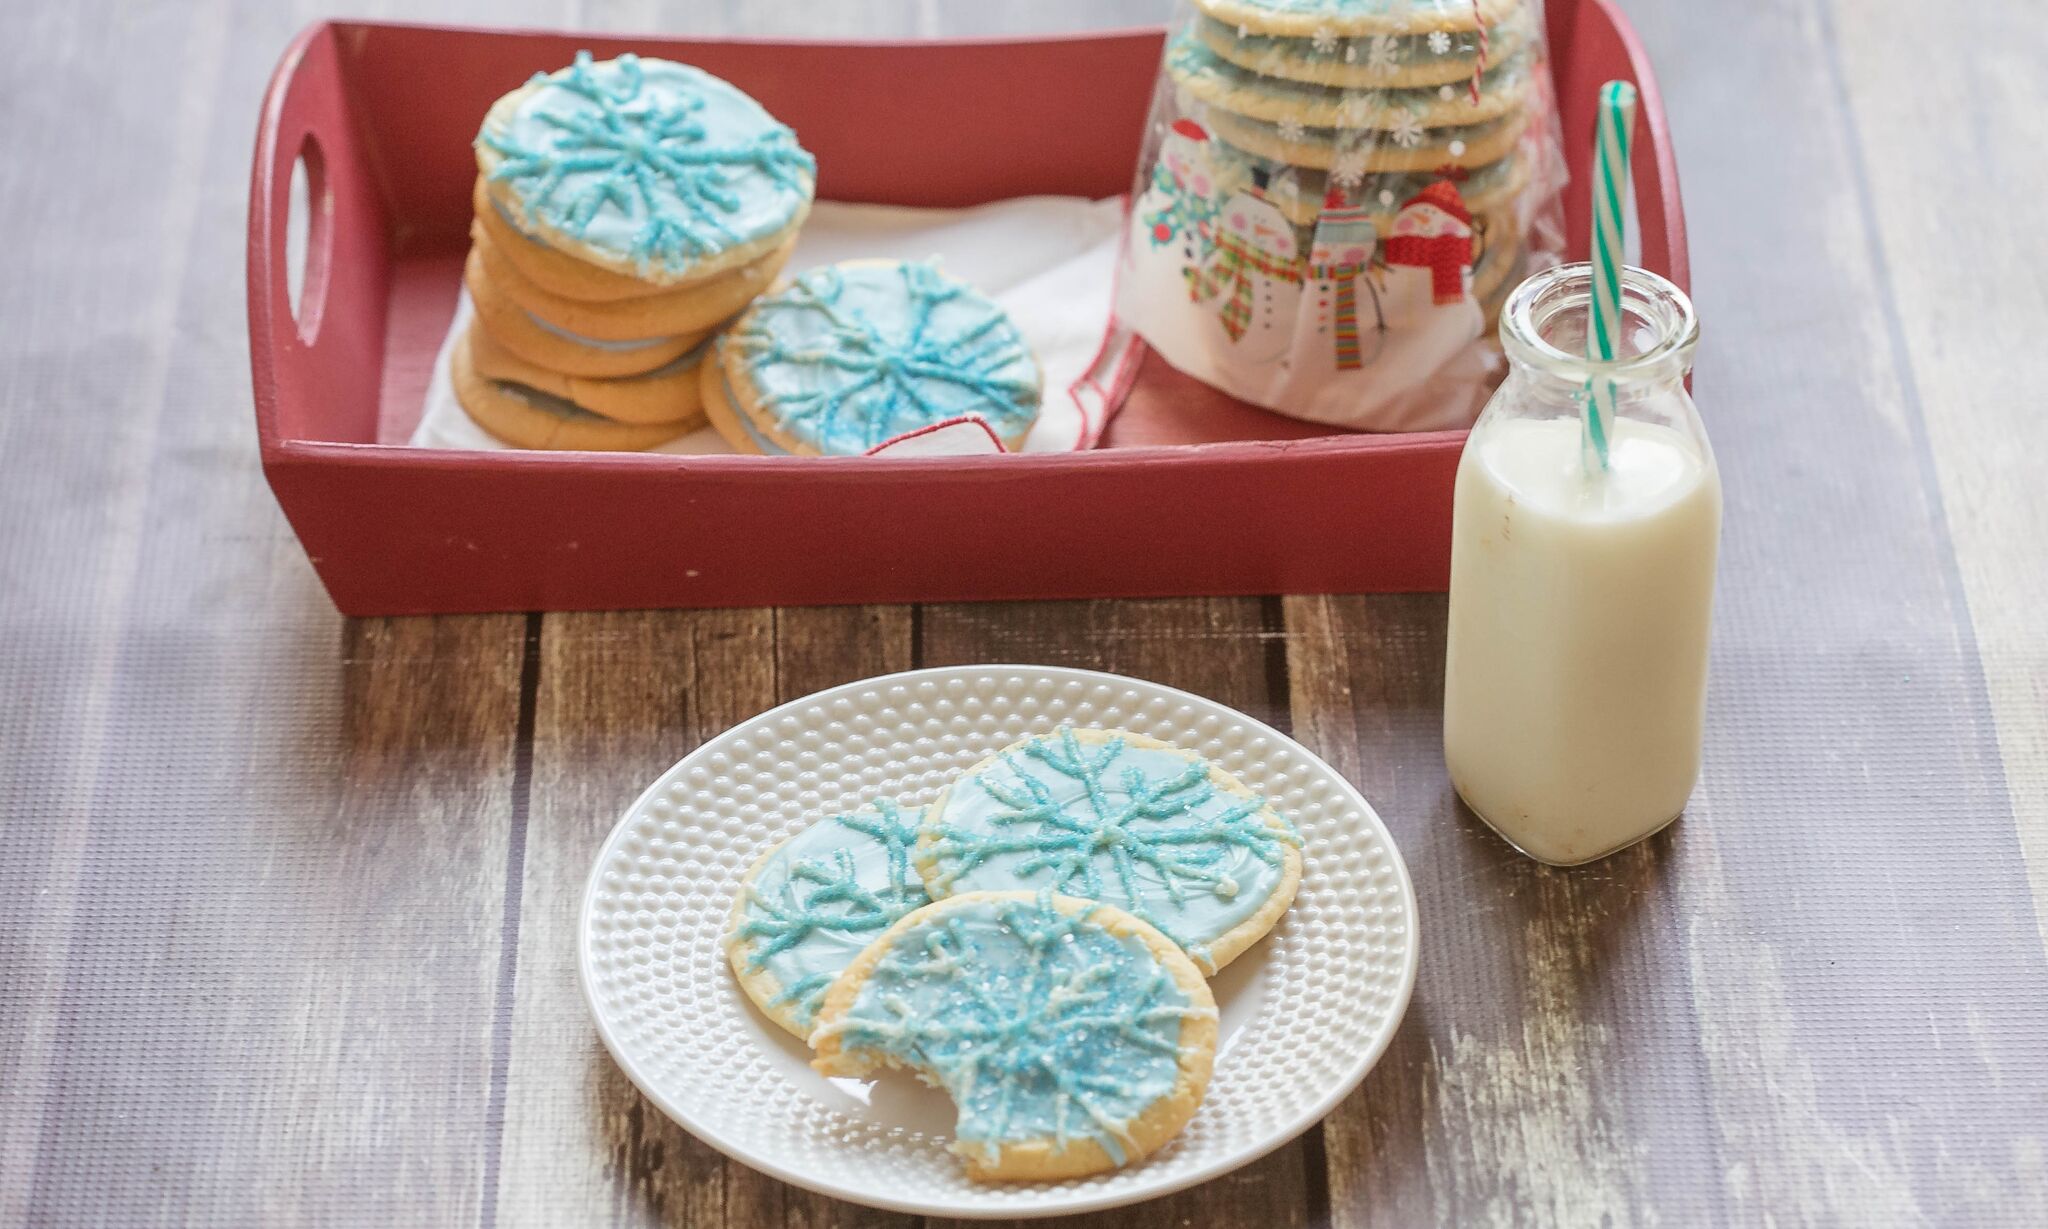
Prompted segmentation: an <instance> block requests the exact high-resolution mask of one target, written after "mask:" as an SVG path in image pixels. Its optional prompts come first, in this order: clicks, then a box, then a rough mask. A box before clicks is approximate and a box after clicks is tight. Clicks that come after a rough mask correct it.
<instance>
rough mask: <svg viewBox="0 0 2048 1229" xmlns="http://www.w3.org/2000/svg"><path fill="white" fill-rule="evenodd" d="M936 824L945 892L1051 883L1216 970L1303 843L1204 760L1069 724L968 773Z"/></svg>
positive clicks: (931, 852)
mask: <svg viewBox="0 0 2048 1229" xmlns="http://www.w3.org/2000/svg"><path fill="white" fill-rule="evenodd" d="M925 826H926V832H927V834H928V838H929V839H928V843H927V846H926V849H925V850H924V851H923V852H922V854H921V857H922V858H924V859H926V860H927V864H928V867H929V869H931V870H933V871H935V872H936V873H935V874H928V875H927V876H926V882H927V883H928V884H929V885H930V886H931V890H932V895H933V896H934V897H939V898H943V897H946V896H951V895H956V894H958V893H961V892H974V891H989V890H997V889H1006V888H1008V889H1014V888H1037V887H1048V888H1051V889H1053V890H1055V891H1059V892H1063V893H1066V894H1068V895H1072V896H1085V897H1088V898H1090V899H1094V900H1101V901H1106V902H1108V903H1109V904H1112V905H1116V906H1117V907H1119V908H1121V909H1125V910H1127V911H1129V912H1130V913H1132V914H1135V915H1136V916H1138V917H1140V918H1143V919H1144V920H1145V921H1147V922H1150V923H1152V925H1154V926H1156V927H1158V928H1159V929H1160V930H1161V931H1163V932H1165V934H1166V936H1167V937H1168V938H1170V939H1172V940H1173V941H1174V942H1176V943H1178V944H1180V945H1181V946H1182V947H1183V948H1186V949H1187V952H1188V955H1189V956H1191V957H1193V958H1194V959H1195V961H1196V963H1198V964H1200V965H1202V966H1203V967H1204V968H1208V969H1211V970H1213V969H1214V967H1215V966H1214V962H1213V961H1212V960H1211V959H1210V957H1209V951H1208V947H1209V944H1211V943H1212V942H1214V941H1215V940H1216V939H1217V938H1219V937H1221V936H1222V935H1224V934H1227V933H1228V932H1230V931H1231V930H1233V929H1235V928H1236V927H1238V926H1239V925H1242V924H1243V923H1244V922H1245V921H1247V920H1248V919H1250V918H1251V917H1252V916H1253V915H1254V914H1256V913H1257V912H1258V911H1259V909H1260V907H1261V906H1263V905H1264V904H1265V903H1266V901H1267V900H1268V899H1270V898H1271V897H1272V895H1273V893H1274V892H1276V891H1278V890H1279V889H1280V887H1281V885H1282V883H1283V881H1284V880H1285V877H1286V864H1287V854H1286V851H1287V848H1288V847H1289V846H1297V845H1299V844H1300V843H1301V838H1300V837H1299V836H1298V835H1297V834H1296V833H1295V832H1294V830H1293V829H1292V828H1291V827H1287V826H1284V824H1283V826H1281V827H1275V826H1273V824H1272V823H1270V822H1269V821H1268V818H1267V811H1266V804H1265V800H1264V799H1261V798H1255V797H1252V798H1248V797H1244V796H1242V795H1239V794H1235V793H1231V792H1228V791H1225V790H1221V789H1218V788H1216V786H1215V784H1214V783H1213V782H1211V781H1210V779H1209V765H1208V763H1207V761H1205V760H1203V759H1202V758H1201V757H1199V756H1195V755H1190V754H1188V753H1186V752H1183V751H1180V750H1178V749H1169V748H1159V747H1133V746H1131V745H1129V744H1128V743H1127V742H1126V741H1125V740H1124V738H1123V737H1122V736H1118V735H1112V736H1110V737H1109V738H1108V739H1107V741H1094V740H1093V739H1090V740H1083V739H1082V738H1080V737H1078V736H1077V735H1076V734H1075V732H1074V731H1073V730H1072V729H1068V728H1064V727H1063V728H1061V729H1060V730H1058V731H1056V732H1055V733H1052V734H1049V735H1045V736H1042V737H1039V738H1034V739H1031V740H1029V741H1027V742H1025V743H1024V744H1023V745H1022V746H1021V747H1019V748H1018V749H1017V750H1014V751H1010V752H1007V753H1005V754H1004V755H1002V756H1001V757H1000V758H999V759H998V760H997V762H996V763H995V764H993V765H991V766H989V767H988V768H986V769H983V770H981V771H978V772H973V773H969V774H968V775H966V776H964V777H962V778H961V779H960V780H959V781H957V782H955V783H954V785H953V787H952V789H950V790H949V791H947V794H946V798H945V800H944V804H943V810H940V811H937V812H935V813H933V814H930V815H928V816H927V817H926V819H925Z"/></svg>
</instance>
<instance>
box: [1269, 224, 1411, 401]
mask: <svg viewBox="0 0 2048 1229" xmlns="http://www.w3.org/2000/svg"><path fill="white" fill-rule="evenodd" d="M1379 241H1380V237H1379V230H1378V228H1377V227H1376V226H1374V224H1373V219H1372V214H1371V213H1369V212H1368V211H1366V210H1365V209H1363V208H1361V207H1359V206H1356V205H1351V204H1348V203H1347V202H1346V201H1345V199H1344V192H1343V190H1342V189H1341V188H1332V189H1330V192H1329V195H1328V196H1326V197H1324V198H1323V209H1322V213H1321V214H1320V215H1318V216H1317V218H1316V226H1315V232H1314V233H1313V234H1312V235H1311V236H1310V238H1309V246H1308V284H1307V287H1306V290H1305V293H1304V298H1303V301H1302V314H1301V319H1300V321H1299V322H1298V323H1297V324H1296V325H1295V338H1294V348H1293V351H1292V353H1291V354H1290V355H1289V357H1288V367H1289V368H1290V369H1291V370H1292V371H1295V372H1323V373H1328V372H1331V371H1356V370H1358V369H1359V368H1361V367H1363V366H1365V365H1366V364H1368V363H1370V362H1372V361H1373V359H1374V358H1375V357H1376V356H1377V355H1378V354H1379V352H1380V348H1381V347H1382V346H1384V345H1385V344H1386V338H1387V318H1386V313H1385V311H1384V310H1382V308H1381V306H1380V291H1379V285H1378V283H1377V282H1376V281H1375V275H1374V271H1373V258H1374V256H1375V255H1376V254H1377V253H1378V250H1379Z"/></svg>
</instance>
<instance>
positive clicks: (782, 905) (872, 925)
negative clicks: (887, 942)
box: [726, 798, 931, 1037]
mask: <svg viewBox="0 0 2048 1229" xmlns="http://www.w3.org/2000/svg"><path fill="white" fill-rule="evenodd" d="M917 817H918V813H917V811H916V810H915V809H910V810H905V809H902V808H900V807H898V806H897V805H896V804H895V803H894V802H891V801H889V800H888V799H886V798H884V799H877V800H876V801H874V802H871V803H869V804H867V805H866V806H864V807H861V808H860V809H859V810H857V811H854V812H852V813H850V814H846V815H833V816H829V817H827V818H825V819H821V820H819V821H818V822H817V823H814V824H812V825H811V826H810V827H808V828H806V829H804V830H803V831H802V832H799V833H797V834H796V835H795V836H792V837H790V838H789V839H788V840H786V841H784V842H782V843H781V844H780V845H777V846H776V847H775V848H773V849H771V850H769V851H768V852H767V853H765V854H763V855H761V858H760V860H759V861H757V862H755V863H754V865H753V867H752V868H751V869H750V870H748V871H747V873H746V877H745V878H744V879H742V880H741V882H740V891H739V895H738V897H737V898H735V899H734V901H733V903H732V919H731V921H730V922H729V923H728V924H727V930H726V955H727V958H728V959H729V960H731V961H732V971H733V973H734V974H735V975H736V976H737V977H738V978H739V981H740V987H741V988H742V989H744V990H745V991H746V992H747V997H748V998H750V999H752V1000H754V1004H755V1006H757V1007H759V1008H760V1009H761V1011H762V1013H763V1014H765V1015H767V1016H768V1018H769V1019H771V1020H773V1021H775V1022H776V1023H777V1024H780V1025H781V1026H782V1027H783V1028H785V1029H788V1030H789V1031H790V1032H792V1033H794V1034H796V1035H797V1036H798V1037H805V1036H807V1035H808V1034H809V1033H810V1029H811V1025H812V1024H813V1023H814V1022H815V1020H816V1017H817V1014H818V1007H819V1005H820V1004H821V1003H823V1002H824V1000H825V989H826V987H827V986H829V985H831V984H832V981H833V979H834V978H836V977H838V976H839V974H840V973H842V972H843V971H845V969H846V967H847V966H848V965H850V964H852V963H853V960H854V957H856V956H858V955H860V953H861V950H862V949H863V948H865V947H867V945H868V944H869V943H871V942H873V941H874V940H875V939H877V938H879V937H880V936H881V934H882V932H883V931H884V930H887V929H888V928H889V927H890V926H892V925H894V924H895V922H896V921H897V919H899V918H901V917H903V916H904V915H905V914H907V913H909V912H910V911H911V910H913V909H916V908H918V907H919V906H921V905H924V904H927V903H929V901H930V899H931V898H930V897H928V896H927V895H925V890H924V883H923V882H922V881H921V880H919V879H918V877H917V872H916V871H915V870H913V869H912V868H911V865H910V850H911V847H912V846H913V845H914V844H915V843H916V841H917Z"/></svg>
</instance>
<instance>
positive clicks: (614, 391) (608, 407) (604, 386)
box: [469, 328, 711, 430]
mask: <svg viewBox="0 0 2048 1229" xmlns="http://www.w3.org/2000/svg"><path fill="white" fill-rule="evenodd" d="M710 352H711V343H710V342H708V341H707V342H704V343H702V344H700V345H698V346H697V348H696V349H694V350H689V351H686V352H685V353H684V354H683V355H682V356H681V357H679V358H675V359H672V360H670V361H669V362H668V363H666V364H664V365H663V366H660V367H657V368H655V369H654V370H653V371H650V372H647V373H645V374H644V375H637V376H619V377H615V378H613V379H608V380H605V379H596V378H594V377H591V376H572V375H564V374H562V373H561V372H558V371H550V370H548V369H547V368H545V367H537V366H535V365H534V364H532V363H529V362H527V361H526V360H525V359H523V358H520V357H519V356H518V355H516V354H514V353H512V351H510V350H507V349H506V348H505V347H503V346H501V345H499V344H498V343H497V342H496V341H494V340H492V339H491V335H490V333H489V332H487V331H485V330H483V329H479V328H472V329H471V330H470V332H469V358H470V363H471V366H472V367H473V368H474V369H475V371H476V373H477V374H478V375H480V376H482V377H484V378H485V379H487V380H497V381H501V382H508V383H512V384H523V385H525V386H526V387H528V388H531V389H537V390H539V391H540V392H543V393H547V394H548V395H549V396H552V397H559V398H560V399H562V400H563V401H568V402H571V403H573V404H574V405H575V406H576V407H577V408H578V409H581V410H587V411H589V412H590V413H592V414H597V415H601V416H603V417H605V418H609V419H611V420H612V421H614V422H621V423H649V424H652V423H661V424H667V425H673V426H677V427H678V428H679V430H682V429H688V430H694V429H695V428H697V427H700V426H702V425H703V423H704V402H703V384H702V382H701V381H700V380H699V379H698V375H697V372H698V368H699V367H701V366H702V365H703V363H704V360H705V357H706V356H707V355H709V354H710Z"/></svg>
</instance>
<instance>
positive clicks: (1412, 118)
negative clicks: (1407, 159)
mask: <svg viewBox="0 0 2048 1229" xmlns="http://www.w3.org/2000/svg"><path fill="white" fill-rule="evenodd" d="M1387 135H1388V136H1390V137H1392V138H1393V140H1394V144H1396V145H1398V146H1400V147H1401V148H1402V149H1414V148H1416V147H1417V146H1419V145H1421V144H1422V139H1423V136H1424V135H1425V132H1424V129H1423V127H1422V117H1421V116H1420V115H1418V114H1416V113H1415V112H1413V111H1403V112H1400V113H1399V114H1397V115H1396V116H1394V122H1393V123H1392V124H1390V125H1389V126H1388V127H1387Z"/></svg>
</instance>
